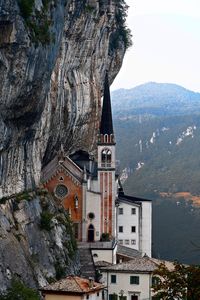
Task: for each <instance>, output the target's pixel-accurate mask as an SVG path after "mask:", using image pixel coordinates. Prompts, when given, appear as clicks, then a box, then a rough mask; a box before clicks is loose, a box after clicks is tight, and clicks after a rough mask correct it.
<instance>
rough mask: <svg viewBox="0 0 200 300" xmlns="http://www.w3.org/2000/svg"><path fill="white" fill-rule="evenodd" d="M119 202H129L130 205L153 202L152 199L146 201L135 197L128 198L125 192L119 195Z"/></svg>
mask: <svg viewBox="0 0 200 300" xmlns="http://www.w3.org/2000/svg"><path fill="white" fill-rule="evenodd" d="M118 201H119V202H129V203H135V204H140V203H141V202H146V201H147V202H152V200H150V199H144V198H138V197H133V196H128V195H126V194H124V192H123V191H120V192H119V193H118Z"/></svg>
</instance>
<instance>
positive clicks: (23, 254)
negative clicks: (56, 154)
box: [0, 190, 79, 291]
mask: <svg viewBox="0 0 200 300" xmlns="http://www.w3.org/2000/svg"><path fill="white" fill-rule="evenodd" d="M0 241H1V242H0V283H1V284H0V291H1V290H5V289H6V288H7V287H8V285H9V284H10V280H11V278H13V277H18V278H19V279H20V280H22V281H23V282H24V283H26V284H27V285H28V286H31V287H33V288H34V287H38V286H44V285H46V284H47V283H48V282H51V281H52V280H55V279H60V277H63V276H65V275H66V274H77V272H78V270H79V263H78V257H77V252H76V242H75V240H74V237H73V234H72V229H71V226H70V221H69V220H68V217H67V216H66V215H65V213H64V212H63V209H62V208H59V203H55V201H54V200H53V199H52V197H51V196H50V195H47V194H46V193H44V192H43V191H39V190H37V191H36V192H31V193H30V192H29V193H27V192H24V193H21V194H18V195H16V196H15V197H13V198H11V199H9V200H7V199H1V203H0Z"/></svg>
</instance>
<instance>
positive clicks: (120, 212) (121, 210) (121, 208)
mask: <svg viewBox="0 0 200 300" xmlns="http://www.w3.org/2000/svg"><path fill="white" fill-rule="evenodd" d="M123 213H124V211H123V207H119V215H123Z"/></svg>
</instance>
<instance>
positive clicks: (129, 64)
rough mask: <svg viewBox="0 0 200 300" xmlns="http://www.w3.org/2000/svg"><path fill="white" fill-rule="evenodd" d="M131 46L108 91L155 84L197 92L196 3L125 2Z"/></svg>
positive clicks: (199, 38)
mask: <svg viewBox="0 0 200 300" xmlns="http://www.w3.org/2000/svg"><path fill="white" fill-rule="evenodd" d="M126 2H127V4H128V5H129V6H130V8H129V14H128V26H129V28H130V29H131V30H132V35H133V46H132V47H131V48H130V49H129V50H128V51H127V53H126V55H125V58H124V62H123V66H122V68H121V70H120V72H119V74H118V75H117V77H116V79H115V81H114V83H113V84H112V86H111V90H115V89H118V88H132V87H134V86H136V85H139V84H142V83H145V82H149V81H155V82H167V83H176V84H180V85H182V86H183V87H185V88H188V89H191V90H194V91H198V92H200V0H127V1H126Z"/></svg>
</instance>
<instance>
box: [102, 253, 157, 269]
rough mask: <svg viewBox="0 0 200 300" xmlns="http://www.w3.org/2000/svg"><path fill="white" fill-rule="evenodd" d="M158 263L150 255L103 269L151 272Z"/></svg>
mask: <svg viewBox="0 0 200 300" xmlns="http://www.w3.org/2000/svg"><path fill="white" fill-rule="evenodd" d="M157 267H158V265H157V264H156V263H155V262H154V261H152V260H151V259H150V258H149V257H146V256H143V257H135V258H133V259H131V260H130V261H128V262H123V263H120V264H116V265H112V266H108V267H103V268H101V270H102V271H103V270H106V271H115V272H122V273H123V272H124V273H151V272H153V271H154V270H155V269H157Z"/></svg>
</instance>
